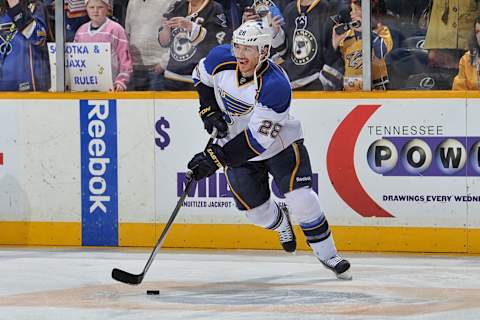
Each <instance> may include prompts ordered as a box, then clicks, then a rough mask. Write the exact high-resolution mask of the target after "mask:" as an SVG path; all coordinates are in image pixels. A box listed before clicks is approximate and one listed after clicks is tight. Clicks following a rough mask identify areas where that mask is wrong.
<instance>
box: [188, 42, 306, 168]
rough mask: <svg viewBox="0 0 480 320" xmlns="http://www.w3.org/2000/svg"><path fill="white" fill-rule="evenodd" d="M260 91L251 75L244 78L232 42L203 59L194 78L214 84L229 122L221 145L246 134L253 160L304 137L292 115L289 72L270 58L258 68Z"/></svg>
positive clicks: (195, 71) (264, 156)
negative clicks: (233, 53) (226, 133)
mask: <svg viewBox="0 0 480 320" xmlns="http://www.w3.org/2000/svg"><path fill="white" fill-rule="evenodd" d="M257 74H258V79H257V82H258V90H256V86H255V82H254V81H253V77H252V78H244V77H243V76H242V75H241V73H240V71H239V70H238V66H237V61H236V59H235V57H234V56H233V55H232V51H231V46H230V45H220V46H217V47H215V48H213V49H212V50H211V51H210V53H209V54H208V55H207V56H206V57H205V58H203V59H201V60H200V62H199V64H198V66H197V67H196V68H195V70H194V71H193V74H192V77H193V80H194V82H195V84H197V83H198V82H202V83H203V84H205V85H207V86H209V87H213V88H214V91H215V98H216V101H217V103H218V105H219V106H220V108H221V110H222V111H223V113H224V118H225V121H226V122H227V124H228V135H227V137H225V138H223V139H220V140H219V141H218V142H217V143H218V144H219V145H221V146H223V145H225V144H226V143H227V142H228V141H230V140H231V139H233V138H234V137H235V136H237V135H238V134H243V135H245V139H246V141H247V143H248V146H249V148H250V149H251V151H253V152H254V154H256V155H257V156H255V157H254V158H251V159H250V161H258V160H265V159H268V158H271V157H273V156H274V155H276V154H277V153H279V152H280V151H282V150H284V149H285V148H287V147H288V146H290V145H291V144H292V143H293V142H295V141H296V140H299V139H302V138H303V133H302V128H301V124H300V121H298V120H296V119H295V118H293V117H292V116H291V115H290V103H291V99H292V90H291V88H290V81H289V80H288V77H287V75H286V73H285V72H284V71H283V69H281V68H280V67H279V66H277V65H276V64H275V63H274V62H273V61H271V60H268V61H267V62H266V63H264V64H263V65H262V67H261V69H260V70H259V72H258V73H257Z"/></svg>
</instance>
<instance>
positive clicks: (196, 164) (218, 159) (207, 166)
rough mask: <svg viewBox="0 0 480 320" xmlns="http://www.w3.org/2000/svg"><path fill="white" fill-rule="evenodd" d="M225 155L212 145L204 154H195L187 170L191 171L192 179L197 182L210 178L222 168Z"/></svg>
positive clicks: (218, 147) (220, 149)
mask: <svg viewBox="0 0 480 320" xmlns="http://www.w3.org/2000/svg"><path fill="white" fill-rule="evenodd" d="M224 159H225V155H224V153H223V150H222V147H220V146H219V145H217V144H212V145H210V146H209V147H207V149H205V151H204V152H200V153H197V154H196V155H194V156H193V158H192V160H190V162H189V163H188V169H190V170H192V172H193V178H194V179H195V180H196V181H198V180H202V179H203V178H207V177H210V176H211V175H212V174H214V173H215V171H217V169H219V168H221V167H223V164H224V163H225V161H224Z"/></svg>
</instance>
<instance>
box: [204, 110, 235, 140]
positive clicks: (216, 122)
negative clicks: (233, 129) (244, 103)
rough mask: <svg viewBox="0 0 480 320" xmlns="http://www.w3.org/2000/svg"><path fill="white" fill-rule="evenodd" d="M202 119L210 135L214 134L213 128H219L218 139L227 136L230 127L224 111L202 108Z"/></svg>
mask: <svg viewBox="0 0 480 320" xmlns="http://www.w3.org/2000/svg"><path fill="white" fill-rule="evenodd" d="M199 114H200V118H202V121H203V126H204V128H205V130H207V132H208V133H209V134H212V132H213V128H217V136H216V138H219V139H222V138H225V137H226V136H227V133H228V125H227V122H225V120H224V119H223V113H222V111H220V110H218V109H214V108H212V107H211V106H205V107H200V112H199Z"/></svg>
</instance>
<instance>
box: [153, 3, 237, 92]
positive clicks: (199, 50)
mask: <svg viewBox="0 0 480 320" xmlns="http://www.w3.org/2000/svg"><path fill="white" fill-rule="evenodd" d="M164 17H165V18H166V20H165V21H164V23H163V26H162V27H161V28H160V30H159V34H158V41H159V42H160V45H161V46H163V47H170V59H169V61H168V64H167V68H166V70H165V73H164V76H165V85H164V87H165V90H193V81H192V76H191V74H192V71H193V69H194V68H195V66H196V65H197V63H198V62H199V61H200V59H201V58H202V57H204V56H205V55H206V54H207V53H208V51H209V50H210V49H211V48H213V47H215V46H217V45H219V44H222V43H229V42H230V39H231V36H232V35H231V29H230V28H228V26H227V20H226V17H225V14H224V12H223V8H222V6H221V5H220V4H219V3H217V2H215V1H213V0H180V1H177V2H175V3H174V4H173V6H172V7H171V8H170V9H169V10H168V11H167V13H165V15H164Z"/></svg>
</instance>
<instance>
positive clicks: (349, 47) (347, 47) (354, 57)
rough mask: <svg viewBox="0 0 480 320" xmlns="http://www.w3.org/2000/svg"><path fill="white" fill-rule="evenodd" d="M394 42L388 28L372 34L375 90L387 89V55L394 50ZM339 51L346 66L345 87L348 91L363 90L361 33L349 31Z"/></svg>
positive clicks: (373, 82)
mask: <svg viewBox="0 0 480 320" xmlns="http://www.w3.org/2000/svg"><path fill="white" fill-rule="evenodd" d="M392 47H393V40H392V36H391V34H390V30H389V29H388V27H386V26H383V27H381V28H378V29H376V30H375V31H374V32H372V84H373V89H386V85H387V84H388V72H387V66H386V64H385V55H386V54H387V53H388V52H390V50H392ZM339 50H340V52H341V54H342V57H343V60H344V64H345V74H344V78H343V86H344V90H346V91H358V90H362V87H363V81H362V72H363V63H362V38H361V33H360V32H355V31H354V30H349V31H347V36H346V38H345V39H344V40H343V41H342V42H340V46H339Z"/></svg>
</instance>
